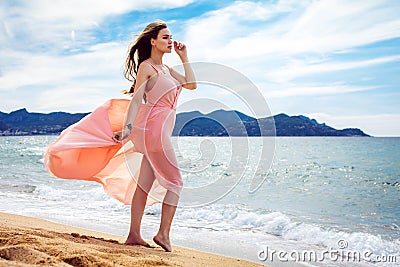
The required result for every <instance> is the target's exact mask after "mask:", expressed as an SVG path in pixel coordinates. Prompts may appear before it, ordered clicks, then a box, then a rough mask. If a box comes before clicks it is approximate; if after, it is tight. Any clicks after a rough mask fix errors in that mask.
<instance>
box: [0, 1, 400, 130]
mask: <svg viewBox="0 0 400 267" xmlns="http://www.w3.org/2000/svg"><path fill="white" fill-rule="evenodd" d="M398 14H400V2H399V1H397V0H392V1H384V0H364V1H359V0H352V1H347V0H319V1H318V0H315V1H313V0H304V1H297V0H281V1H278V0H275V1H189V0H187V1H186V0H173V1H157V0H146V1H127V0H104V1H95V0H85V1H81V0H69V1H61V0H36V1H30V0H26V1H18V0H17V1H8V0H2V1H1V2H0V18H1V20H0V99H1V105H0V111H3V112H10V111H13V110H16V109H19V108H23V107H26V108H27V109H28V111H31V112H52V111H60V110H62V111H68V112H88V111H91V110H93V109H94V108H95V107H97V106H99V105H101V104H102V103H103V102H104V101H106V100H107V99H109V98H112V97H121V95H120V93H119V92H120V91H121V90H122V89H125V88H127V87H129V83H128V82H127V81H125V80H124V78H123V76H122V66H123V62H124V60H125V55H126V51H127V47H128V45H129V43H130V42H131V41H132V40H133V39H134V37H135V34H137V33H139V32H140V31H141V30H142V29H143V28H144V27H145V26H146V25H147V24H148V23H149V22H151V21H154V20H157V19H161V20H164V21H166V22H167V24H168V26H169V28H170V30H171V32H172V34H173V36H174V39H176V40H180V41H183V42H185V43H186V44H187V46H188V50H189V57H190V59H191V60H192V61H203V62H215V63H219V64H223V65H226V66H229V67H231V68H234V69H235V70H237V71H239V72H241V73H242V74H244V75H246V76H247V77H248V78H249V79H250V80H251V81H252V82H253V83H254V84H255V85H256V86H257V87H258V89H259V90H260V91H261V93H262V95H263V96H264V97H265V99H266V101H267V103H268V105H269V108H270V109H271V112H272V114H278V113H286V114H289V115H299V114H302V115H306V116H309V117H311V118H315V119H317V121H319V122H325V123H327V124H328V125H331V126H333V127H336V128H346V127H357V128H361V129H362V130H364V131H365V132H366V133H368V134H371V135H374V136H400V123H399V122H400V105H399V100H400V92H399V85H400V75H399V73H400V16H399V15H398ZM165 62H166V63H168V64H169V65H174V64H178V63H179V61H178V58H177V56H176V55H174V54H171V55H167V56H166V57H165ZM205 98H212V99H215V100H216V101H220V102H221V106H226V107H229V108H230V109H236V110H240V111H242V112H245V113H247V114H249V112H248V111H247V110H246V108H245V107H244V106H243V105H242V103H239V102H238V101H237V99H236V100H235V98H234V97H232V96H230V95H229V94H228V95H227V94H226V93H224V92H218V90H217V89H215V88H214V89H213V88H209V87H207V86H203V85H200V86H199V88H198V90H196V91H194V92H192V91H184V92H183V93H182V95H181V97H180V103H181V104H184V103H185V102H187V101H193V100H195V99H205ZM181 106H182V107H186V108H185V109H179V108H178V112H179V111H188V108H187V107H188V106H190V105H181ZM215 108H218V106H213V107H210V106H208V105H204V106H201V107H196V109H199V110H200V111H201V112H203V113H204V112H209V111H211V110H212V109H215ZM249 115H251V114H249Z"/></svg>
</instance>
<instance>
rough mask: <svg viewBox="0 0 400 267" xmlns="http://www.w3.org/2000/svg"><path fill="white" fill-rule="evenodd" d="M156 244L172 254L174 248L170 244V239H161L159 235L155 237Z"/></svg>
mask: <svg viewBox="0 0 400 267" xmlns="http://www.w3.org/2000/svg"><path fill="white" fill-rule="evenodd" d="M153 241H154V243H156V244H157V245H159V246H160V247H162V248H163V249H164V250H165V251H166V252H171V251H172V247H171V243H170V242H169V239H162V238H161V237H158V236H157V235H156V236H154V237H153Z"/></svg>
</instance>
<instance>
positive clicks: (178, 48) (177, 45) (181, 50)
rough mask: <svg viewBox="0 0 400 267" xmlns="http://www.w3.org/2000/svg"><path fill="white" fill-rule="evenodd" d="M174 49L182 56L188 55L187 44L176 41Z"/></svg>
mask: <svg viewBox="0 0 400 267" xmlns="http://www.w3.org/2000/svg"><path fill="white" fill-rule="evenodd" d="M174 50H175V52H176V53H177V54H178V56H179V57H180V58H183V57H187V49H186V45H185V44H183V43H180V42H178V41H174Z"/></svg>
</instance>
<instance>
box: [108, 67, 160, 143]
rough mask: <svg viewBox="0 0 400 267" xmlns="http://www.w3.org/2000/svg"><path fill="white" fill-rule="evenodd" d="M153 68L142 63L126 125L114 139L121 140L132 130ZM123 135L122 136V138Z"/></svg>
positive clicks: (125, 120)
mask: <svg viewBox="0 0 400 267" xmlns="http://www.w3.org/2000/svg"><path fill="white" fill-rule="evenodd" d="M151 71H152V68H151V66H150V65H149V64H140V66H139V69H138V72H137V75H136V84H135V90H134V94H133V96H132V99H131V101H130V103H129V106H128V111H127V113H126V118H124V123H125V125H124V127H123V128H122V131H119V132H115V133H114V136H113V139H114V140H116V141H119V142H120V141H121V140H123V139H125V138H127V137H128V136H129V135H130V132H131V130H132V125H133V122H134V120H135V118H136V115H137V113H138V111H139V108H140V105H141V104H142V100H143V94H144V91H145V88H146V85H147V81H148V79H149V78H150V75H151ZM121 137H122V138H121Z"/></svg>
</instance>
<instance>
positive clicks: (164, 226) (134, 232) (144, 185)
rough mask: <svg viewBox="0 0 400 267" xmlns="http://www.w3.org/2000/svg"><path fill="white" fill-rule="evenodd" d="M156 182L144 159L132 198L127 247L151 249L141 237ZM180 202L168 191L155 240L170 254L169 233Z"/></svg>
mask: <svg viewBox="0 0 400 267" xmlns="http://www.w3.org/2000/svg"><path fill="white" fill-rule="evenodd" d="M154 180H155V176H154V172H153V169H152V168H151V165H150V163H149V161H148V160H147V158H146V157H143V159H142V164H141V166H140V175H139V181H138V186H137V187H136V190H135V193H134V195H133V198H132V205H131V226H130V230H129V235H128V238H127V240H126V242H125V244H126V245H141V246H146V247H151V246H150V245H149V244H148V243H147V242H146V241H144V240H143V238H142V237H141V235H140V225H141V222H142V217H143V212H144V208H145V205H146V201H147V196H148V192H149V191H150V188H151V186H152V184H153V183H154ZM178 201H179V197H178V196H177V195H176V194H175V193H172V192H171V191H167V193H166V195H165V197H164V201H163V205H162V211H161V222H160V228H159V230H158V232H157V234H156V235H155V236H154V238H153V241H154V242H155V243H156V244H157V245H159V246H161V247H162V248H163V249H164V250H165V251H167V252H170V251H171V250H172V247H171V242H170V240H169V232H170V230H171V223H172V220H173V218H174V215H175V211H176V206H177V204H178ZM167 203H168V204H167ZM171 204H172V205H171Z"/></svg>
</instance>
